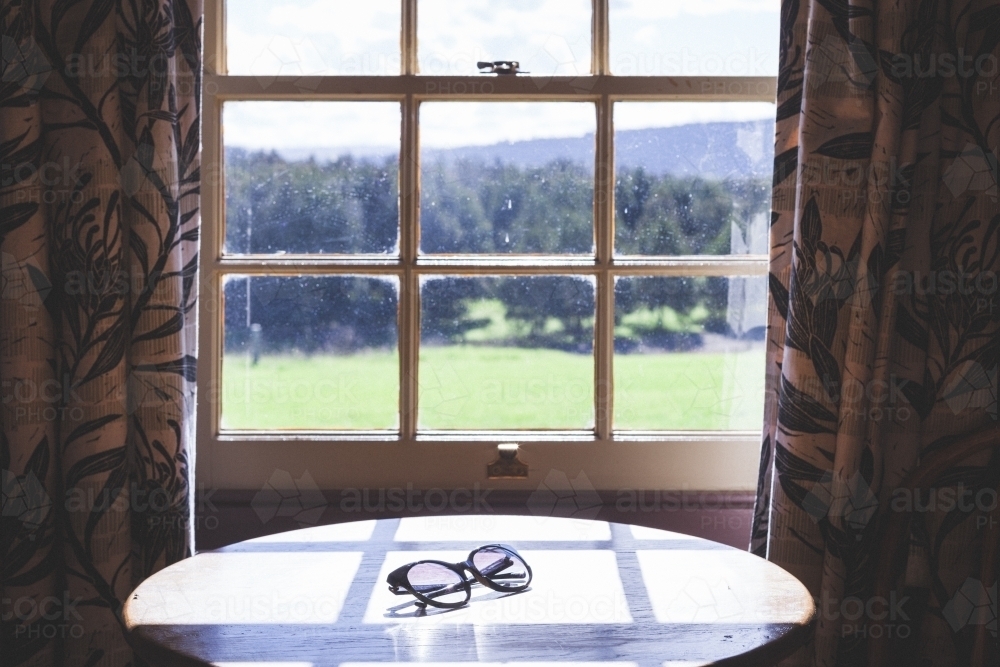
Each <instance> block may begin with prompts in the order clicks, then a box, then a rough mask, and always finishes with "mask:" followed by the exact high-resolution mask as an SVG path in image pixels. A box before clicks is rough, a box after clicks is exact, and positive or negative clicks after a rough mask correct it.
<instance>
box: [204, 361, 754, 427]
mask: <svg viewBox="0 0 1000 667" xmlns="http://www.w3.org/2000/svg"><path fill="white" fill-rule="evenodd" d="M763 360H764V353H763V350H761V349H753V350H749V351H746V352H738V353H700V352H690V353H680V352H678V353H653V354H622V355H617V356H616V357H615V428H637V429H666V428H670V429H758V428H760V422H761V418H762V413H763V396H764V364H763ZM398 385H399V378H398V357H397V356H396V354H394V353H388V352H365V353H358V354H350V355H343V356H335V355H315V356H312V357H306V356H298V355H292V354H288V355H270V356H267V355H265V356H263V357H261V359H260V361H259V363H258V364H257V365H256V366H254V365H251V364H250V360H249V358H248V357H247V355H245V354H238V353H227V354H226V355H225V357H224V359H223V392H222V401H223V403H222V408H223V412H222V415H223V427H224V428H237V429H267V428H285V429H294V428H306V429H322V428H362V429H376V428H394V427H396V426H397V422H398V419H397V416H396V411H397V409H398ZM419 389H420V414H419V421H420V426H421V427H424V428H442V429H444V428H464V429H468V428H486V429H490V428H495V429H505V428H589V427H592V426H593V360H592V358H591V357H590V356H589V355H583V354H572V353H568V352H561V351H557V350H544V349H524V348H516V347H482V346H446V347H429V346H425V347H424V348H422V350H421V353H420V376H419Z"/></svg>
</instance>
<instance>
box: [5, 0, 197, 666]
mask: <svg viewBox="0 0 1000 667" xmlns="http://www.w3.org/2000/svg"><path fill="white" fill-rule="evenodd" d="M0 25H2V28H3V31H2V80H0V163H2V165H3V172H2V180H0V259H2V274H0V290H2V291H0V383H2V392H0V393H2V403H0V470H2V475H3V480H2V482H3V496H4V497H3V501H4V507H3V513H2V521H3V535H2V537H0V544H2V554H3V556H2V557H3V561H2V565H0V567H2V573H3V578H2V581H3V591H2V593H3V601H4V602H3V604H4V608H3V617H2V635H0V637H2V642H3V645H2V647H0V649H2V653H3V663H4V664H5V665H7V664H10V665H60V664H65V665H87V666H88V667H93V666H99V665H100V666H103V665H108V666H111V665H116V666H117V665H128V664H135V660H134V659H133V656H132V652H131V650H130V648H129V646H128V644H127V642H126V640H125V637H124V634H123V631H122V622H121V605H122V603H123V602H124V599H125V596H126V595H127V594H128V593H129V592H130V591H131V590H132V588H133V587H134V586H135V585H136V584H137V583H138V582H140V581H141V580H142V579H144V578H145V577H147V576H149V575H150V574H152V573H153V572H155V571H156V570H158V569H160V568H162V567H164V566H166V565H168V564H170V563H172V562H175V561H177V560H180V559H182V558H184V557H185V556H187V555H189V554H190V553H191V549H192V543H193V541H192V537H193V530H192V522H191V521H190V517H191V516H192V490H191V487H190V481H191V474H192V472H193V465H194V460H193V452H194V449H193V445H194V409H195V405H194V397H195V385H194V381H195V358H196V342H197V339H196V335H195V316H196V312H195V302H196V298H197V293H198V290H197V278H198V274H197V267H198V232H199V224H200V217H199V201H200V194H199V185H200V121H199V114H200V106H201V99H200V87H201V65H202V62H201V58H202V55H201V53H202V47H201V31H202V2H201V0H176V1H175V0H128V1H120V2H106V1H102V0H92V1H86V0H85V1H83V2H80V1H73V0H38V1H34V2H32V1H28V0H2V1H0Z"/></svg>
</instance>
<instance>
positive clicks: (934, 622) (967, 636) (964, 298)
mask: <svg viewBox="0 0 1000 667" xmlns="http://www.w3.org/2000/svg"><path fill="white" fill-rule="evenodd" d="M781 22H782V25H781V33H780V34H781V44H780V73H779V78H778V100H777V102H778V111H777V128H776V135H777V136H776V147H775V156H776V157H775V175H774V190H773V204H772V207H773V212H772V220H771V232H770V238H771V251H770V252H771V268H770V276H769V281H770V299H769V314H768V318H769V320H768V340H767V346H768V353H767V384H766V391H767V396H766V403H765V417H764V430H763V447H762V450H761V461H760V475H759V481H758V498H757V508H756V511H755V515H754V525H753V537H752V540H753V541H752V544H751V549H752V550H753V551H754V553H757V554H758V555H761V556H765V557H767V558H768V559H769V560H771V561H773V562H775V563H778V564H779V565H781V566H783V567H785V568H786V569H788V570H789V571H790V572H792V573H793V574H795V575H796V576H798V577H799V578H800V579H801V580H802V581H803V582H804V583H805V584H806V586H807V587H808V588H809V590H810V591H811V592H812V593H813V595H814V596H815V598H816V601H817V608H818V611H819V615H818V619H817V626H816V634H815V638H814V641H813V643H812V644H811V645H810V646H809V647H807V648H805V649H803V650H802V651H800V652H799V653H798V654H797V655H796V656H794V657H793V658H792V659H790V660H789V661H788V664H797V665H858V664H865V661H866V660H865V659H866V654H867V639H868V637H869V636H870V635H872V634H873V633H875V632H879V633H889V635H890V636H891V634H892V633H896V635H897V636H896V637H894V638H893V641H895V642H896V651H897V655H898V656H899V658H900V660H901V662H900V664H928V665H931V664H933V665H960V664H963V663H965V662H967V661H968V655H969V651H970V650H971V642H972V637H973V634H974V631H975V629H976V628H975V625H976V624H977V623H989V619H988V618H986V616H988V614H989V613H990V612H989V609H988V607H989V597H988V596H989V595H990V592H989V591H987V590H985V589H984V590H983V591H981V592H980V593H977V595H980V597H979V598H977V600H978V599H980V598H981V599H985V600H986V603H985V604H986V608H985V609H984V610H983V614H984V615H982V616H979V615H970V616H969V617H968V618H962V613H964V612H961V613H960V612H958V611H956V610H957V607H956V600H958V599H959V598H956V597H955V596H962V595H963V593H962V591H963V590H965V591H968V590H971V589H974V588H976V583H977V580H976V579H975V577H976V576H977V573H978V572H979V562H978V558H979V554H980V548H979V547H980V542H981V537H982V523H981V519H980V518H979V517H981V516H983V511H982V508H980V507H978V504H983V502H982V501H976V500H975V499H976V498H977V496H976V495H975V494H977V493H978V492H979V491H982V490H984V489H986V490H989V489H996V487H997V480H998V478H1000V472H998V471H1000V460H998V457H997V456H996V455H992V456H991V455H984V456H983V457H981V458H979V459H977V460H971V461H967V462H964V464H963V465H962V466H961V467H960V468H956V469H954V470H952V471H950V473H949V475H948V476H947V479H946V481H945V486H947V487H949V488H950V492H951V493H952V495H951V497H952V498H955V497H956V496H955V494H958V495H959V496H960V497H961V494H962V493H963V492H967V495H966V496H965V497H966V500H967V501H969V502H971V507H972V509H965V508H966V507H967V506H968V503H965V504H963V505H962V507H958V506H957V503H953V504H952V506H951V507H950V508H949V507H948V503H947V502H945V500H946V498H947V497H948V496H947V495H945V494H944V493H941V492H937V493H939V496H940V497H939V499H940V500H941V502H939V503H937V504H935V505H930V504H928V503H929V502H930V501H931V500H932V498H931V497H924V498H906V497H904V496H903V495H902V494H900V493H898V492H897V491H898V487H899V483H900V482H901V480H902V479H903V478H904V477H905V475H906V474H907V473H908V472H909V471H910V470H912V469H913V468H914V467H915V466H916V465H917V464H918V463H919V461H920V459H921V457H922V456H925V455H926V454H928V453H929V452H931V451H934V450H935V449H937V448H939V447H944V446H947V445H948V443H949V442H953V441H954V439H955V438H956V437H957V436H960V435H963V434H967V433H970V432H972V431H975V430H977V429H979V428H981V427H983V426H984V425H986V424H989V423H991V421H992V420H996V419H997V402H996V389H997V363H998V358H1000V327H998V323H1000V296H998V293H997V276H998V274H1000V207H998V202H997V154H998V148H997V147H998V145H1000V76H998V60H1000V48H998V42H1000V3H997V2H996V1H995V0H990V1H987V0H954V1H952V2H945V1H940V2H938V1H933V0H896V1H894V2H887V1H885V0H869V1H868V2H863V1H847V0H783V2H782V12H781ZM930 493H931V492H929V494H930ZM978 497H979V498H980V499H985V504H987V505H988V504H989V503H990V499H991V498H992V499H993V502H995V494H993V495H990V494H989V493H986V494H985V495H980V496H978ZM908 501H909V503H910V506H911V507H913V506H914V503H916V507H915V509H916V510H917V514H916V520H915V521H914V524H913V525H914V528H913V534H912V536H911V545H910V549H909V553H908V561H907V563H906V564H905V567H903V568H901V569H902V570H903V571H904V572H905V575H904V580H903V581H901V582H899V592H900V595H899V599H898V600H892V601H878V600H873V599H872V587H873V583H874V582H873V577H874V566H875V558H874V556H875V555H876V550H877V545H878V538H879V535H880V526H883V525H884V522H886V521H893V520H898V518H899V514H897V513H896V512H897V510H900V509H902V508H904V507H905V506H906V503H907V502H908ZM977 502H978V504H977ZM894 514H896V516H895V517H894V516H893V515H894ZM963 587H965V588H964V589H963ZM979 588H983V587H982V586H981V585H980V586H979ZM884 603H885V604H884ZM859 604H860V607H859ZM869 604H870V606H868V607H867V608H866V605H869ZM894 604H895V605H896V606H893V605H894ZM859 609H860V612H859ZM882 612H886V615H885V616H883V615H882ZM992 614H993V621H992V623H993V625H992V630H991V632H992V633H993V636H994V637H995V636H996V589H995V585H994V587H993V590H992ZM907 660H909V661H910V662H907Z"/></svg>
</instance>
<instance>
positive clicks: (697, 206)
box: [614, 102, 775, 255]
mask: <svg viewBox="0 0 1000 667" xmlns="http://www.w3.org/2000/svg"><path fill="white" fill-rule="evenodd" d="M614 113H615V172H616V173H615V252H617V253H618V254H623V255H728V254H733V255H745V254H748V253H750V254H767V247H768V246H767V231H768V228H769V224H768V221H769V214H770V208H771V173H772V171H773V169H774V113H775V110H774V105H773V104H767V103H753V102H751V103H747V102H734V103H725V102H724V103H696V102H695V103H677V102H674V103H671V102H666V103H664V102H621V103H617V104H615V111H614Z"/></svg>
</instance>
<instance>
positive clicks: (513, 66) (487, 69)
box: [476, 60, 530, 76]
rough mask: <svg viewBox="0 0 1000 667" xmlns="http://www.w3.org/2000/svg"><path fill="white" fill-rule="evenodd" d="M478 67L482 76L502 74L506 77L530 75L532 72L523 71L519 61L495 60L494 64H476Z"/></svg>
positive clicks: (484, 62) (480, 62) (482, 62)
mask: <svg viewBox="0 0 1000 667" xmlns="http://www.w3.org/2000/svg"><path fill="white" fill-rule="evenodd" d="M476 67H478V68H479V73H480V74H502V75H506V76H509V75H514V74H530V72H525V71H524V70H522V69H521V63H520V62H518V61H517V60H494V61H493V62H487V61H485V60H482V61H479V62H478V63H476Z"/></svg>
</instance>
